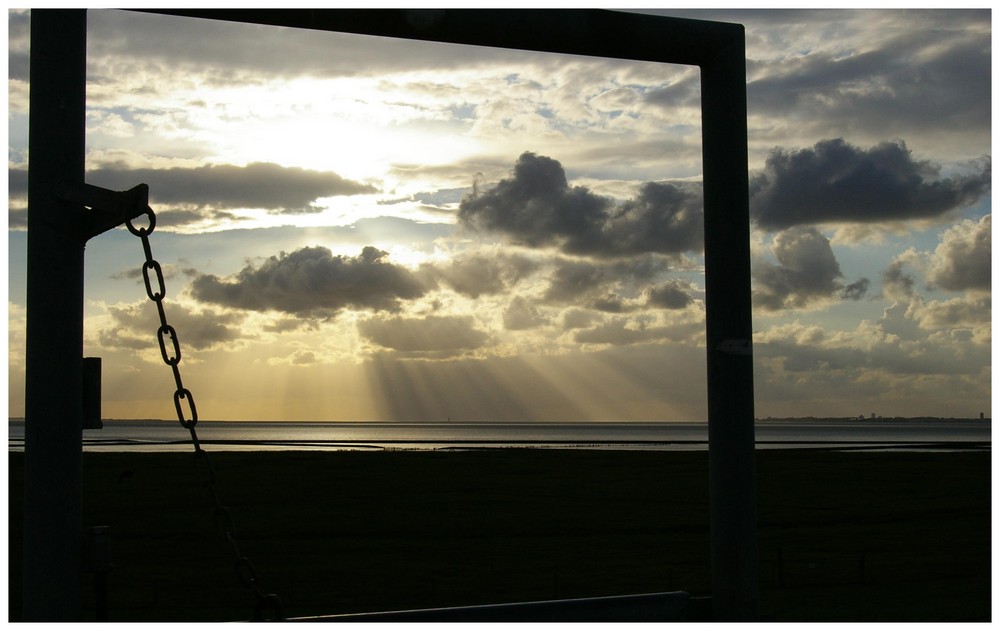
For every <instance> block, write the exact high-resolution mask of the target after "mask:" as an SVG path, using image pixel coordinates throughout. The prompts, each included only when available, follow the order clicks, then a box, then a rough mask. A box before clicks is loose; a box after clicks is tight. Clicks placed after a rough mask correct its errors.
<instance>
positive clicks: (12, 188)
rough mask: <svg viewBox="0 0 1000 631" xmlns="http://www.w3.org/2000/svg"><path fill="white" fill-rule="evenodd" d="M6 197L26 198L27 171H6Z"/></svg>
mask: <svg viewBox="0 0 1000 631" xmlns="http://www.w3.org/2000/svg"><path fill="white" fill-rule="evenodd" d="M7 196H8V197H10V198H12V199H14V198H24V199H27V198H28V170H27V169H10V168H8V169H7Z"/></svg>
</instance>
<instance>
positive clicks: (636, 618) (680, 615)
mask: <svg viewBox="0 0 1000 631" xmlns="http://www.w3.org/2000/svg"><path fill="white" fill-rule="evenodd" d="M710 619H711V600H710V599H708V598H691V597H690V595H689V594H688V593H687V592H662V593H659V594H637V595H630V596H606V597H602V598H569V599H563V600H546V601H537V602H525V603H507V604H498V605H479V606H471V607H442V608H437V609H413V610H409V611H382V612H376V613H356V614H342V615H333V616H313V617H309V618H294V619H292V620H290V622H678V621H691V622H694V621H706V620H710Z"/></svg>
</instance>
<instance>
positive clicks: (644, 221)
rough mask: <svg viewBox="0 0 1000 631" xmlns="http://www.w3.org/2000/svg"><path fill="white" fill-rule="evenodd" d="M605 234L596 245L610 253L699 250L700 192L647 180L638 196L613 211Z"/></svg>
mask: <svg viewBox="0 0 1000 631" xmlns="http://www.w3.org/2000/svg"><path fill="white" fill-rule="evenodd" d="M604 235H605V237H604V239H602V240H601V242H598V243H597V244H595V248H596V249H597V250H598V251H601V250H607V251H608V253H610V254H638V253H642V252H659V253H661V254H675V253H680V252H688V251H693V252H697V251H700V250H701V249H702V247H703V244H704V212H703V210H702V199H701V193H700V191H695V190H692V189H689V188H683V187H681V186H678V185H674V184H661V183H657V182H647V183H646V184H643V186H642V188H641V189H640V191H639V195H638V197H636V198H635V199H631V200H628V201H626V202H624V203H623V204H622V205H621V206H619V207H617V208H616V209H615V210H614V211H613V212H612V214H611V217H610V219H609V221H608V222H607V224H606V225H605V226H604ZM598 253H599V252H598Z"/></svg>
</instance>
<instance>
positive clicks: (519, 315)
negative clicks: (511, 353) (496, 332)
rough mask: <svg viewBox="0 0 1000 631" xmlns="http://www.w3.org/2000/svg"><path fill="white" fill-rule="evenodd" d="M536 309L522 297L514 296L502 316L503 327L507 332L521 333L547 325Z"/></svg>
mask: <svg viewBox="0 0 1000 631" xmlns="http://www.w3.org/2000/svg"><path fill="white" fill-rule="evenodd" d="M547 323H548V320H546V319H545V318H544V317H543V316H542V314H541V313H539V311H538V309H537V308H536V307H535V306H534V305H533V304H531V301H529V300H528V299H526V298H524V297H523V296H515V297H514V299H513V300H511V301H510V304H509V305H508V306H507V310H506V311H504V314H503V326H504V328H505V329H507V330H508V331H523V330H526V329H534V328H537V327H540V326H542V325H544V324H547Z"/></svg>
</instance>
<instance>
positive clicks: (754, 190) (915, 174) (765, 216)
mask: <svg viewBox="0 0 1000 631" xmlns="http://www.w3.org/2000/svg"><path fill="white" fill-rule="evenodd" d="M939 172H940V167H938V166H936V165H934V164H932V163H931V162H928V161H917V160H915V159H914V158H913V156H912V155H911V153H910V151H909V149H907V147H906V144H905V143H903V141H896V142H882V143H879V144H878V145H875V146H874V147H872V148H870V149H867V150H865V149H861V148H858V147H855V146H852V145H850V144H848V143H847V142H845V141H844V140H843V139H834V140H823V141H820V142H818V143H816V144H815V145H814V146H813V147H812V148H810V149H800V150H798V151H791V152H789V151H786V150H784V149H775V150H774V151H772V152H771V155H770V156H769V157H768V158H767V163H766V165H765V167H764V170H763V172H761V173H759V174H757V175H755V176H754V177H753V178H752V179H751V182H750V194H751V200H750V214H751V217H752V218H753V220H754V222H755V223H756V224H757V225H758V226H759V227H761V228H764V229H766V230H781V229H784V228H789V227H792V226H798V225H806V224H820V223H844V222H863V223H873V222H880V221H901V220H907V219H927V218H931V217H938V216H940V215H943V214H945V213H947V212H949V211H952V210H958V209H961V208H964V207H966V206H969V205H971V204H973V203H975V202H976V201H978V200H979V199H980V198H981V197H982V196H983V195H985V194H986V193H987V192H988V191H989V190H990V174H991V168H990V160H989V159H985V164H984V165H983V166H982V167H981V169H980V170H979V171H978V172H975V173H969V174H966V175H957V176H954V177H951V178H944V177H941V176H940V173H939Z"/></svg>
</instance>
